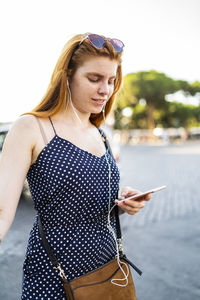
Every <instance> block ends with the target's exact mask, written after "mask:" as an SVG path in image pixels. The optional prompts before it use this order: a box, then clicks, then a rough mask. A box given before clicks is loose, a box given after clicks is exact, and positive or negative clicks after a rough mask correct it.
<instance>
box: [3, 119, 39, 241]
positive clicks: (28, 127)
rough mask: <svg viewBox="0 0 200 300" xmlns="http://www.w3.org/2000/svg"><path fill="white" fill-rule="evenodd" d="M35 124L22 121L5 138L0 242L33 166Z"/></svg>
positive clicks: (19, 120)
mask: <svg viewBox="0 0 200 300" xmlns="http://www.w3.org/2000/svg"><path fill="white" fill-rule="evenodd" d="M35 126H36V125H35V120H34V116H32V115H25V116H21V117H19V118H18V119H17V120H16V121H15V122H14V123H13V125H12V127H11V129H10V130H9V132H8V134H7V135H6V138H5V141H4V144H3V149H2V154H1V157H0V240H1V241H2V240H3V239H4V237H5V235H6V233H7V232H8V230H9V228H10V226H11V225H12V222H13V220H14V217H15V213H16V209H17V205H18V202H19V199H20V195H21V192H22V189H23V184H24V181H25V179H26V174H27V172H28V170H29V167H30V165H31V158H32V150H33V147H34V145H35V136H34V135H35V133H34V132H35Z"/></svg>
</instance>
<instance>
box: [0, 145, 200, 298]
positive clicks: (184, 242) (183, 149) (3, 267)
mask: <svg viewBox="0 0 200 300" xmlns="http://www.w3.org/2000/svg"><path fill="white" fill-rule="evenodd" d="M199 148H200V147H199V145H198V144H195V145H194V144H190V146H187V145H186V146H180V147H177V146H174V145H169V146H160V147H159V146H124V147H122V149H121V162H120V170H121V186H122V187H123V186H125V185H128V186H132V187H134V188H137V189H140V190H146V189H149V188H153V187H156V186H160V185H167V189H166V191H160V192H158V193H156V194H155V195H152V199H151V201H150V202H148V203H147V204H146V206H145V207H144V208H143V210H142V211H141V212H140V213H139V214H136V215H134V216H129V215H123V216H121V217H120V218H121V224H122V232H123V237H124V239H123V245H124V250H125V253H126V254H127V257H128V258H129V259H130V260H132V261H133V262H134V263H135V265H136V266H137V267H138V268H139V269H141V270H142V271H143V274H142V276H141V277H140V276H139V275H138V274H137V273H136V272H134V271H133V278H134V282H135V286H136V293H137V297H138V300H199V299H200V280H199V278H200V254H199V251H200V250H199V249H200V222H199V214H200V196H199V194H200V184H199V179H200V175H199V165H200V155H199V154H200V152H198V151H199ZM34 216H35V211H34V209H33V205H32V203H31V202H30V201H20V204H19V206H18V208H17V213H16V217H15V220H14V222H13V224H12V227H11V229H10V230H9V232H8V234H7V236H6V238H5V240H4V241H3V243H2V245H1V246H0V299H2V300H19V299H20V295H21V280H22V278H21V277H22V263H23V259H24V256H25V251H26V245H27V241H28V234H29V232H30V230H31V228H32V224H33V220H34ZM33 300H34V299H33ZM52 300H53V299H52ZM91 300H93V299H91ZM94 300H95V299H94ZM105 300H106V299H105ZM127 300H128V299H127Z"/></svg>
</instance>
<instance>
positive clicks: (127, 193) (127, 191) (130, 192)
mask: <svg viewBox="0 0 200 300" xmlns="http://www.w3.org/2000/svg"><path fill="white" fill-rule="evenodd" d="M139 192H140V191H138V190H134V189H132V188H131V187H129V186H126V187H124V188H123V189H122V191H121V196H122V197H126V198H128V197H129V196H133V195H136V194H138V193H139Z"/></svg>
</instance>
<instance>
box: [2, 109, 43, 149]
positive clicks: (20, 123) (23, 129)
mask: <svg viewBox="0 0 200 300" xmlns="http://www.w3.org/2000/svg"><path fill="white" fill-rule="evenodd" d="M36 131H37V120H36V117H35V116H33V115H23V116H20V117H18V118H17V119H16V120H15V121H14V122H13V124H12V126H11V128H10V130H9V131H8V134H7V136H6V140H5V143H6V142H8V141H9V142H12V141H13V143H16V142H18V143H24V142H25V141H26V142H27V144H29V145H30V146H34V144H35V141H36Z"/></svg>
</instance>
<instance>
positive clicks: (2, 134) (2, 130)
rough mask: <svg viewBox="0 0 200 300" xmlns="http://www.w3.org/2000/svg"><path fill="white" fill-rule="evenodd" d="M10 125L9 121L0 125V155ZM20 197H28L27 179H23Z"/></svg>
mask: <svg viewBox="0 0 200 300" xmlns="http://www.w3.org/2000/svg"><path fill="white" fill-rule="evenodd" d="M11 126H12V124H11V123H7V124H3V125H0V156H1V152H2V148H3V143H4V141H5V138H6V135H7V133H8V131H9V129H10V127H11ZM21 197H23V198H24V197H30V192H29V187H28V182H27V180H25V182H24V185H23V189H22V193H21Z"/></svg>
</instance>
